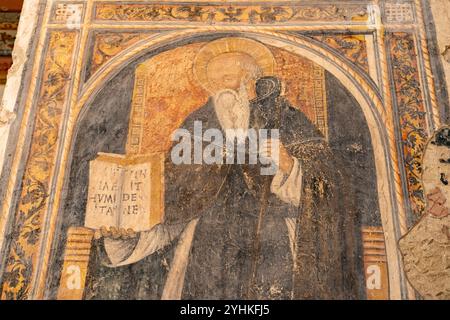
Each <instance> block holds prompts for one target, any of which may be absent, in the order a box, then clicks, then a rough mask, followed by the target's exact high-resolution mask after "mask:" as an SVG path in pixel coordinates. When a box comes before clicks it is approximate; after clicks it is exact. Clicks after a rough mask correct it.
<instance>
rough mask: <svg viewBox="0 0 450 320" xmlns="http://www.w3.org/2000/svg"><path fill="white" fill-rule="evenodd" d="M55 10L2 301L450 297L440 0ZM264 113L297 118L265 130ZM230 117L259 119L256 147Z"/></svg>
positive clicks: (45, 28)
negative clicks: (437, 21)
mask: <svg viewBox="0 0 450 320" xmlns="http://www.w3.org/2000/svg"><path fill="white" fill-rule="evenodd" d="M40 10H41V12H40V15H39V16H40V18H41V19H42V21H43V23H42V24H40V25H39V27H38V28H37V30H36V37H34V40H33V41H34V42H33V46H32V47H33V48H34V49H33V56H32V59H30V61H29V68H28V69H27V72H28V73H29V74H28V77H30V79H34V80H32V81H24V82H23V85H24V86H26V87H24V88H23V92H24V97H23V99H22V100H21V105H20V106H19V108H21V109H18V112H17V114H18V117H17V119H16V120H15V121H16V122H17V123H18V124H20V125H17V126H16V129H15V130H16V133H15V134H14V135H13V138H11V139H10V140H11V141H10V144H12V145H17V148H15V149H14V157H13V158H12V160H11V161H10V162H7V163H6V164H5V168H6V166H8V168H6V170H5V169H4V170H3V172H2V180H1V181H2V187H3V188H2V197H3V201H2V207H1V208H2V212H1V216H0V232H1V234H0V238H1V239H2V241H1V242H0V246H1V247H0V250H1V251H0V253H1V256H0V257H1V261H0V284H1V286H0V287H1V298H2V299H230V298H235V299H416V298H431V299H448V298H449V297H450V296H449V294H450V291H449V290H450V288H449V287H448V284H449V283H450V281H449V279H448V277H449V274H448V255H449V254H450V253H449V241H450V238H449V223H448V215H449V209H448V207H447V205H448V203H447V202H446V200H447V198H448V197H450V191H449V190H447V188H448V180H447V179H450V173H447V171H448V168H447V166H450V164H449V160H448V159H449V158H450V155H447V153H448V152H447V151H448V150H449V149H448V148H449V147H450V143H449V141H450V138H449V136H450V135H449V131H448V129H445V128H446V127H445V126H444V127H443V125H445V122H446V117H447V112H446V111H445V110H447V107H448V103H447V97H446V91H445V90H439V91H437V90H436V87H439V86H442V84H440V83H439V79H441V78H442V77H441V76H440V74H441V69H440V65H439V62H438V61H437V60H436V59H434V57H433V55H432V53H433V51H432V50H434V49H433V48H434V42H433V36H432V35H433V30H430V29H429V27H428V26H429V24H428V22H429V21H432V20H430V19H432V17H431V15H430V14H429V12H428V6H427V3H426V1H418V0H417V1H409V0H405V1H387V0H386V1H348V2H345V3H344V2H342V1H320V2H316V1H313V0H311V1H304V2H302V3H301V4H296V5H289V4H286V2H280V3H279V4H277V3H276V2H273V1H271V2H270V3H267V4H265V3H264V1H263V2H256V1H255V2H254V3H252V1H249V2H245V3H243V2H239V1H233V2H232V3H230V4H227V5H224V4H220V3H212V2H206V1H198V2H192V3H183V4H180V3H178V2H175V1H166V3H165V4H160V3H157V2H153V1H148V2H145V3H143V2H140V1H135V2H133V1H126V2H123V3H122V2H121V1H95V0H90V1H54V2H52V3H51V4H50V3H49V4H45V1H44V5H42V6H41V7H40ZM440 88H441V87H440ZM199 125H200V127H199ZM261 129H268V130H273V131H271V134H273V135H275V132H276V134H278V137H274V136H271V137H266V138H263V139H259V140H258V141H257V143H256V147H255V149H252V146H253V145H252V143H253V142H254V141H253V142H252V140H251V139H250V137H251V133H252V132H255V133H258V134H260V133H261V132H262V131H261ZM233 130H234V131H233ZM225 137H226V138H230V137H232V138H236V139H237V140H236V141H239V139H240V138H242V137H247V141H248V142H247V143H246V144H243V146H246V149H245V152H244V158H243V159H244V160H243V161H242V162H238V160H237V159H239V156H240V155H239V153H238V149H234V148H233V149H231V151H230V148H227V144H226V143H225V144H222V143H221V142H220V141H219V140H220V139H219V138H225ZM257 137H258V138H261V137H260V136H257ZM270 138H272V139H270ZM198 150H200V152H198ZM274 150H276V152H275V153H274ZM425 150H426V151H425ZM446 150H447V151H446ZM446 152H447V153H446ZM275 154H276V155H275ZM253 156H255V157H256V158H255V159H257V160H258V161H256V162H251V161H250V159H252V157H253ZM177 157H178V158H177ZM208 157H209V158H208ZM211 157H212V158H213V161H208V160H205V159H206V158H208V159H209V160H211ZM175 158H176V159H178V160H176V159H175ZM180 159H181V161H179V160H180ZM229 159H233V161H231V160H230V161H229ZM272 165H274V168H275V171H273V172H272V173H271V174H268V175H267V174H263V172H265V170H267V169H268V168H269V167H271V166H272Z"/></svg>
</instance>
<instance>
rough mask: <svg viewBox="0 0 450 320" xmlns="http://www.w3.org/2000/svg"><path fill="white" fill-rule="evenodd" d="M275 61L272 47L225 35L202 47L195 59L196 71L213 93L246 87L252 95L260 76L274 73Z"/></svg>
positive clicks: (199, 78)
mask: <svg viewBox="0 0 450 320" xmlns="http://www.w3.org/2000/svg"><path fill="white" fill-rule="evenodd" d="M274 65H275V62H274V58H273V55H272V53H271V51H270V50H269V49H268V48H267V47H266V46H264V45H263V44H261V43H260V42H257V41H255V40H250V39H247V38H237V37H232V38H221V39H218V40H214V41H211V42H209V43H207V44H205V45H204V46H203V47H202V48H201V49H200V51H199V52H198V54H197V56H196V59H195V61H194V74H195V75H196V77H197V80H198V81H199V83H200V85H202V87H203V88H205V89H206V90H207V91H208V92H209V93H210V94H211V95H216V94H217V93H218V92H220V91H223V90H233V91H239V90H241V91H242V90H243V89H246V91H247V92H248V93H249V95H250V96H251V95H252V94H253V93H254V87H255V81H256V79H257V78H259V77H261V76H264V75H271V74H273V71H274Z"/></svg>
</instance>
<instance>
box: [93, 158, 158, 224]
mask: <svg viewBox="0 0 450 320" xmlns="http://www.w3.org/2000/svg"><path fill="white" fill-rule="evenodd" d="M163 161H164V160H163V155H160V154H156V155H136V156H126V155H119V154H109V153H99V155H98V157H97V158H96V159H94V160H92V161H91V162H90V164H89V191H88V201H87V206H86V217H85V226H86V227H87V228H92V229H99V228H101V227H102V226H105V227H117V228H125V229H128V228H131V229H133V230H134V231H137V232H139V231H146V230H149V229H151V228H152V227H153V226H154V225H156V224H158V223H160V222H161V220H162V217H163V210H164V209H163V199H164V196H163V194H162V193H163V190H164V188H163V177H164V175H163V165H164V162H163Z"/></svg>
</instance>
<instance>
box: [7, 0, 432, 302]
mask: <svg viewBox="0 0 450 320" xmlns="http://www.w3.org/2000/svg"><path fill="white" fill-rule="evenodd" d="M106 3H107V2H105V1H103V2H94V1H93V0H86V8H85V12H86V14H85V15H83V18H82V19H84V20H83V21H84V22H82V23H81V24H80V26H74V25H66V24H53V25H50V27H51V28H64V29H71V28H80V29H82V32H81V47H76V46H75V45H70V46H68V47H70V50H69V49H68V48H67V47H66V49H64V50H67V51H65V53H66V55H67V56H70V55H71V54H74V52H77V53H79V54H78V56H77V63H76V68H75V72H73V69H70V68H69V69H67V70H66V72H67V73H66V74H74V79H73V83H72V86H69V85H68V82H69V79H66V80H65V81H66V84H65V85H64V86H63V87H64V88H61V91H60V92H64V98H63V100H61V101H59V100H58V103H57V104H56V106H57V107H54V108H53V109H52V112H53V111H58V112H62V109H63V107H64V106H65V104H66V103H67V104H70V108H71V116H70V117H69V119H68V122H67V123H69V126H70V125H72V126H73V123H75V121H76V119H77V115H78V112H79V109H78V107H79V105H80V104H82V103H84V102H86V99H87V98H85V97H86V92H87V91H89V90H92V92H90V93H91V94H93V93H94V91H95V87H89V84H87V85H88V86H87V87H86V88H87V89H86V90H84V89H83V90H82V91H80V92H81V95H80V96H78V92H79V89H80V88H81V85H82V84H81V77H80V74H81V72H80V70H81V68H82V66H83V64H84V62H83V57H84V55H83V53H84V51H85V50H86V49H85V47H86V46H87V45H88V43H87V41H88V37H87V34H88V31H87V29H89V28H93V27H94V26H97V27H100V25H95V23H93V21H92V18H93V17H95V14H96V13H95V10H93V9H94V6H96V5H98V4H106ZM414 4H415V12H416V15H417V17H418V22H419V23H418V25H417V32H418V34H419V40H420V46H421V49H422V52H423V55H424V65H425V75H424V77H425V80H426V82H427V83H426V84H423V89H424V90H425V91H426V93H428V94H429V97H428V96H427V97H426V101H427V103H430V105H431V106H432V109H431V110H430V113H432V117H433V120H434V125H436V123H438V121H436V119H437V120H439V113H438V108H437V106H436V103H435V102H436V101H435V90H434V82H433V74H432V72H431V68H429V62H430V61H429V55H428V50H427V43H426V37H425V36H426V34H425V31H424V30H425V29H424V23H423V22H424V21H423V14H422V12H421V10H422V8H421V3H420V0H416V1H415V3H414ZM235 6H238V5H237V4H236V5H235ZM46 11H47V14H46V16H47V17H48V16H49V14H48V12H49V10H48V9H46ZM269 13H270V11H269ZM177 14H178V13H177ZM245 19H248V18H245V15H244V18H243V20H241V22H233V24H235V23H238V24H242V26H241V27H242V30H249V31H252V30H256V29H255V28H259V26H261V29H260V30H259V31H261V30H263V29H264V28H265V29H264V30H266V33H267V34H269V33H270V31H273V30H278V29H279V30H287V29H286V24H285V25H283V24H280V23H279V22H277V21H275V22H276V23H262V24H261V25H260V24H257V23H256V22H251V21H249V20H248V21H246V20H245ZM276 19H278V18H276ZM367 19H368V20H366V21H363V22H362V23H361V21H354V22H353V21H352V22H349V21H345V20H344V21H343V20H333V21H325V23H322V22H321V21H313V20H308V21H306V22H304V21H305V20H302V21H300V20H299V21H297V23H294V22H292V20H291V21H288V22H287V23H289V28H291V29H290V30H295V28H297V29H298V30H303V31H305V30H309V31H323V30H333V31H335V30H347V29H352V28H353V27H352V26H354V25H357V26H356V28H358V30H362V31H367V32H370V31H373V30H376V31H377V38H378V47H377V52H378V54H379V55H380V64H381V65H383V67H381V69H382V70H383V72H382V75H383V77H382V78H383V79H382V80H383V97H384V101H385V103H384V105H383V104H381V103H378V102H375V103H377V106H378V111H379V112H380V114H382V116H383V118H385V119H389V115H390V114H391V112H392V106H390V102H389V100H390V99H389V97H390V94H389V76H388V74H387V72H386V70H387V69H386V62H385V58H386V50H385V48H384V42H383V41H382V40H383V36H384V26H383V24H382V23H381V22H376V21H369V20H370V19H369V17H368V18H367ZM45 21H48V20H45ZM95 21H96V22H98V21H97V20H95ZM100 22H102V23H105V21H103V20H102V21H100ZM163 22H164V23H166V22H167V23H166V25H169V24H170V25H171V26H173V27H176V28H184V29H188V28H193V27H194V26H195V22H194V23H192V21H191V20H189V19H184V20H180V21H166V20H165V21H163ZM213 22H214V21H213ZM316 22H318V23H316ZM332 22H337V23H335V24H333V23H332ZM367 22H369V24H367ZM58 23H60V22H58ZM146 23H147V22H146V21H142V22H140V23H133V22H131V23H128V27H133V26H136V28H141V29H145V28H147V29H148V30H152V29H155V28H158V27H159V26H158V24H156V23H152V24H151V25H150V24H148V25H147V24H146ZM291 23H292V24H291ZM217 24H227V25H228V24H230V25H231V22H225V21H222V22H218V23H217ZM109 26H110V27H111V29H115V30H120V28H125V27H127V25H126V21H119V20H116V22H115V23H110V24H109ZM204 26H205V23H202V22H200V23H197V27H198V28H204ZM48 27H49V25H46V24H44V25H43V26H42V27H41V28H42V31H41V39H42V37H43V35H45V34H46V32H50V34H55V33H73V34H76V32H75V31H73V30H71V31H68V30H65V31H61V30H59V31H57V30H52V31H48V29H47V28H48ZM211 27H212V29H211V31H213V29H214V26H213V25H212V26H211ZM403 27H405V24H403V25H402V28H403ZM390 28H391V29H395V28H396V26H395V25H390ZM205 30H206V29H205ZM223 30H225V31H226V30H228V31H233V30H237V29H233V28H230V29H226V28H223ZM352 30H354V29H352ZM413 31H416V29H413ZM183 33H184V32H183V31H182V32H179V34H180V35H182V34H183ZM186 34H187V35H188V34H189V33H186ZM274 36H275V35H274ZM278 36H280V34H278ZM285 37H286V39H288V38H289V39H290V36H285ZM167 38H168V39H170V37H167ZM41 41H42V40H41ZM74 41H75V40H74ZM162 41H163V40H162ZM289 41H294V40H293V39H290V40H289ZM69 43H70V42H66V44H69ZM302 45H304V46H307V45H308V44H307V42H303V43H302ZM76 48H77V49H79V50H75V49H76ZM43 50H48V52H50V51H51V50H52V46H49V48H48V49H47V48H45V46H44V47H42V46H39V47H38V52H40V54H41V53H42V51H43ZM127 54H129V53H128V52H127V53H124V55H125V56H126V55H127ZM321 54H324V55H327V54H328V55H329V56H330V57H329V58H330V59H333V54H330V53H329V52H328V51H327V49H323V50H322V51H321ZM108 63H109V62H107V64H108ZM112 65H114V64H112ZM340 67H345V65H341V66H340ZM45 70H46V67H44V70H42V71H39V72H38V68H35V71H33V74H32V78H33V79H46V77H45V72H46V71H45ZM40 72H42V73H40ZM348 72H349V73H350V74H352V76H353V75H354V76H355V79H358V81H361V83H365V82H364V78H361V77H360V76H358V74H356V73H355V72H354V70H348ZM79 73H80V74H79ZM47 79H49V78H48V77H47ZM101 79H102V76H100V75H99V76H98V78H97V79H92V81H93V82H95V81H101ZM90 81H91V80H90ZM93 82H92V83H93ZM51 83H52V81H50V82H43V83H42V84H41V94H40V96H39V100H38V116H37V118H36V124H35V126H36V127H35V128H34V135H33V137H32V146H31V150H32V152H31V153H30V158H29V159H28V161H27V169H26V170H25V175H24V180H23V183H24V184H23V186H21V187H20V188H19V189H20V190H21V197H20V203H19V208H21V209H19V210H18V211H17V212H16V213H15V214H14V216H13V219H12V220H13V230H14V232H13V234H12V238H13V241H12V242H11V246H10V249H11V250H10V254H9V259H8V261H7V270H6V273H5V274H4V275H3V294H2V298H41V297H42V295H43V293H42V291H38V293H33V290H35V286H36V285H39V284H32V282H31V279H32V277H33V273H35V272H36V270H35V269H34V268H33V266H34V262H35V261H36V259H37V257H38V256H39V255H40V254H41V253H43V254H45V255H48V254H49V252H47V251H48V246H41V247H40V248H39V247H38V246H37V244H36V243H33V241H32V243H31V244H28V243H27V242H28V241H29V240H28V239H29V238H30V237H31V238H33V237H34V238H36V237H39V235H40V234H42V233H41V227H42V226H43V221H42V215H43V213H44V211H48V210H50V211H51V214H52V215H54V213H55V212H57V211H58V208H57V207H58V197H59V196H60V192H61V188H62V185H61V183H60V182H58V183H57V186H56V188H55V190H56V193H57V195H56V198H55V200H56V201H55V204H54V206H53V208H47V205H48V196H49V194H48V190H49V189H48V187H49V186H50V185H51V183H50V181H52V179H55V177H54V175H53V169H54V168H53V167H52V166H53V164H54V163H55V161H50V162H48V161H47V162H44V163H47V164H50V167H42V168H40V167H39V165H40V164H41V163H39V165H36V166H35V168H37V169H38V170H43V171H42V172H40V173H39V174H38V176H40V177H41V181H43V185H44V186H45V188H47V189H45V188H41V187H37V186H38V184H32V185H28V184H27V183H28V182H29V181H32V180H30V178H28V175H29V174H30V173H33V171H30V170H29V169H28V166H29V164H30V163H31V162H32V161H33V159H34V158H33V150H34V149H33V148H37V146H39V140H37V139H36V136H37V134H38V132H39V128H40V126H43V125H48V124H49V122H45V121H43V120H42V119H45V117H44V118H40V116H39V114H40V111H42V110H45V112H46V113H47V114H48V113H49V110H50V106H53V104H49V105H45V106H43V105H42V103H41V102H42V101H45V99H46V97H47V96H49V95H48V94H47V96H45V95H44V94H43V92H44V91H45V90H44V88H46V87H47V86H50V87H51ZM34 85H36V81H33V82H32V86H34ZM69 87H70V88H73V94H72V95H71V97H70V98H69V95H68V94H67V92H68V91H67V90H69ZM31 89H32V90H30V91H31V92H33V90H34V87H33V88H31ZM368 92H371V89H369V90H368ZM78 98H79V99H80V101H81V102H80V103H79V104H78V103H77V101H78ZM370 98H373V99H374V100H376V101H378V94H377V93H373V96H371V97H370ZM428 100H430V101H428ZM27 101H28V102H27V103H26V106H27V109H26V110H25V117H24V120H23V123H24V124H26V123H28V121H29V119H28V118H27V116H29V115H30V111H29V108H31V105H32V95H31V94H30V95H29V96H28V97H27ZM72 109H73V111H72ZM55 115H56V119H58V121H57V122H53V120H52V122H50V124H51V130H50V131H49V132H50V133H51V135H50V137H53V138H55V139H57V137H58V134H59V126H60V124H61V123H62V121H61V114H58V113H57V112H56V113H55ZM389 123H390V122H389V121H388V122H387V123H386V126H387V127H389V128H387V131H388V135H389V141H390V143H391V145H390V151H391V157H392V158H391V163H392V166H393V167H394V171H395V170H396V169H395V167H396V160H395V159H397V154H396V151H395V150H394V149H395V147H396V142H395V137H394V135H393V128H391V126H390V124H389ZM23 130H25V129H24V128H22V129H21V134H20V137H21V139H19V142H21V143H20V144H19V145H20V148H17V150H16V155H15V157H14V165H13V168H14V170H12V172H11V177H10V182H9V184H8V192H7V199H6V201H7V204H3V212H2V215H3V216H7V215H8V214H10V213H11V211H10V210H9V209H10V208H11V206H12V203H11V202H12V200H11V199H12V198H13V196H12V194H13V191H12V190H17V189H18V188H17V186H15V181H16V180H17V178H18V177H17V175H18V172H19V170H15V169H17V168H19V166H20V165H19V164H18V161H20V160H19V159H20V157H21V154H22V151H23V150H22V148H25V146H26V143H25V142H26V139H25V136H26V135H25V133H24V132H25V131H23ZM71 130H73V128H71V129H70V130H69V133H67V134H66V137H70V136H71V134H72V133H70V131H71ZM41 137H42V136H41ZM56 141H57V140H55V144H54V145H53V147H55V146H56V145H57V144H56ZM69 147H70V146H67V144H66V143H65V144H64V146H63V147H61V149H59V150H58V152H60V153H63V156H62V160H63V161H62V163H64V160H67V155H68V150H67V149H68V148H69ZM55 149H56V147H55ZM55 155H56V150H49V153H48V156H49V158H51V159H53V160H54V159H55ZM43 168H45V169H43ZM46 170H47V171H46ZM61 170H62V171H61ZM60 171H61V172H62V173H64V170H63V169H60ZM61 172H60V173H61ZM27 179H28V180H27ZM60 180H61V179H60ZM58 181H59V180H58ZM31 187H32V188H31ZM395 188H396V190H397V191H398V189H399V188H400V189H402V186H401V180H400V179H398V177H397V178H395ZM397 196H398V197H400V196H399V194H398V192H397ZM27 201H28V202H27ZM398 202H400V201H397V205H398V206H401V205H400V204H399V203H398ZM41 204H43V207H41ZM399 211H401V210H399ZM26 212H28V214H30V218H31V216H33V217H34V218H33V219H36V220H35V221H29V220H28V219H25V222H23V223H22V224H21V219H23V217H26V215H27V213H26ZM399 215H401V212H399ZM52 219H54V217H53V218H52ZM3 221H4V220H3ZM3 221H0V223H3ZM30 222H33V223H30ZM28 225H30V226H31V227H29V229H27V226H28ZM51 226H53V225H52V224H51ZM52 228H53V227H51V228H50V229H52ZM29 231H30V233H29V234H28V233H27V232H29ZM45 232H49V233H50V234H51V232H52V230H48V228H47V227H45ZM385 232H387V231H385ZM3 236H4V235H0V237H3ZM387 236H388V237H394V238H395V237H396V235H395V234H391V233H389V234H387ZM24 241H25V242H24ZM18 244H19V245H21V246H24V250H22V251H20V249H19V247H17V246H18ZM41 250H42V251H41ZM19 256H22V258H20V259H19ZM16 260H18V261H19V262H18V263H16ZM15 264H16V265H17V266H16V267H14V265H15ZM44 268H45V263H44ZM43 271H44V273H45V271H46V270H43ZM13 273H14V275H15V276H12V275H11V274H13ZM8 276H9V278H8ZM14 281H15V282H16V283H14ZM41 281H42V280H41ZM43 281H45V279H44V280H43ZM14 284H15V285H14Z"/></svg>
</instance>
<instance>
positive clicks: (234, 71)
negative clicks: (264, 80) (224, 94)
mask: <svg viewBox="0 0 450 320" xmlns="http://www.w3.org/2000/svg"><path fill="white" fill-rule="evenodd" d="M259 73H260V70H259V67H258V65H257V63H256V62H255V60H254V59H253V58H252V57H251V56H249V55H247V54H245V53H240V52H230V53H224V54H221V55H219V56H217V57H215V58H213V59H212V60H211V61H210V62H209V64H208V69H207V75H208V79H209V81H210V83H211V84H212V87H213V88H214V91H215V92H218V91H220V90H224V89H231V90H234V91H238V90H239V89H240V88H241V86H242V85H244V86H247V84H248V83H249V82H250V80H254V79H255V78H256V77H257V76H258V75H259Z"/></svg>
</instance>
